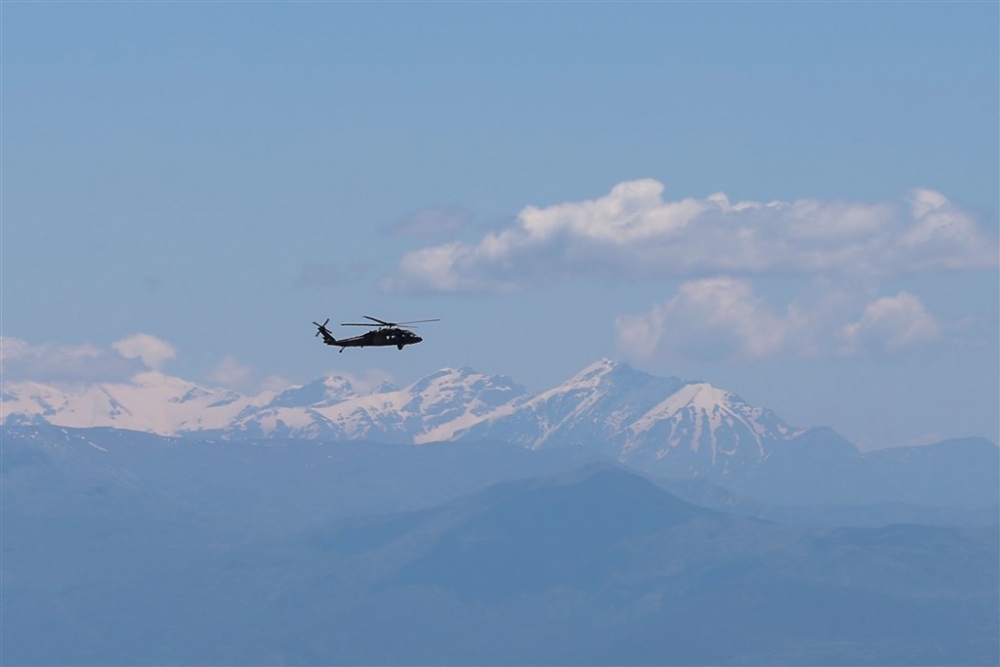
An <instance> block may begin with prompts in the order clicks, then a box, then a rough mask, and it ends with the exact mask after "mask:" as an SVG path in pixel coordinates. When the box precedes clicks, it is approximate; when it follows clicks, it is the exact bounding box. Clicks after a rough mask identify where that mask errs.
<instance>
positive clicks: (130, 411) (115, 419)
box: [0, 371, 274, 435]
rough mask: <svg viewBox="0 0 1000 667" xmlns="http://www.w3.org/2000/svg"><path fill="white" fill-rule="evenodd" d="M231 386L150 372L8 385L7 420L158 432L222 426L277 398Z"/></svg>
mask: <svg viewBox="0 0 1000 667" xmlns="http://www.w3.org/2000/svg"><path fill="white" fill-rule="evenodd" d="M273 395H274V392H269V393H264V394H260V395H258V396H254V397H248V396H242V395H240V394H239V393H237V392H235V391H231V390H227V389H208V388H205V387H201V386H199V385H196V384H194V383H192V382H188V381H186V380H182V379H180V378H176V377H171V376H169V375H164V374H163V373H160V372H157V371H149V372H146V373H140V374H138V375H136V376H134V377H133V378H132V379H131V381H130V382H115V383H103V384H93V385H86V386H74V387H68V388H62V387H55V386H51V385H45V384H40V383H37V382H21V383H11V384H4V386H3V388H2V392H0V399H2V400H0V410H2V419H3V423H7V420H8V419H10V418H11V417H24V416H28V417H33V416H41V417H43V418H44V419H45V420H46V421H48V422H50V423H52V424H55V425H58V426H70V427H74V428H89V427H93V426H108V427H112V428H120V429H127V430H132V431H145V432H150V433H156V434H158V435H177V434H180V433H185V432H192V431H203V430H215V429H222V428H225V427H226V426H228V425H229V424H230V423H231V422H232V421H233V420H234V419H235V418H236V417H237V415H239V414H240V413H241V412H243V411H244V410H246V409H247V408H251V407H254V406H257V405H260V404H261V403H266V402H268V401H270V400H271V398H272V397H273Z"/></svg>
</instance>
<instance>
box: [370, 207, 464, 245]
mask: <svg viewBox="0 0 1000 667" xmlns="http://www.w3.org/2000/svg"><path fill="white" fill-rule="evenodd" d="M471 223H472V213H470V212H469V211H468V210H466V209H464V208H461V207H458V206H435V207H428V208H423V209H420V210H419V211H417V212H416V213H411V214H410V215H408V216H406V217H404V218H401V219H400V220H398V221H396V222H395V223H394V224H392V225H390V226H389V227H388V228H386V231H387V232H388V233H389V234H391V235H392V236H414V237H433V236H443V235H446V234H455V233H457V232H460V231H462V230H463V229H465V228H466V227H468V226H469V225H470V224H471Z"/></svg>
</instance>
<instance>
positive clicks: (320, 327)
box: [313, 317, 330, 336]
mask: <svg viewBox="0 0 1000 667" xmlns="http://www.w3.org/2000/svg"><path fill="white" fill-rule="evenodd" d="M329 323H330V318H329V317H328V318H326V322H323V324H320V323H319V322H313V324H315V325H316V335H317V336H318V335H320V334H321V333H323V329H325V328H326V325H327V324H329Z"/></svg>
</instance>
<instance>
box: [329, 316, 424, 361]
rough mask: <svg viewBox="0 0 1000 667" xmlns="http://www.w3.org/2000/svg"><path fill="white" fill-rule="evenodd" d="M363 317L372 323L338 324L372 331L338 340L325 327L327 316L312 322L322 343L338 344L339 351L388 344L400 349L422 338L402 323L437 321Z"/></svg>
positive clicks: (412, 323)
mask: <svg viewBox="0 0 1000 667" xmlns="http://www.w3.org/2000/svg"><path fill="white" fill-rule="evenodd" d="M363 317H364V318H365V319H367V320H371V321H372V322H374V324H369V323H368V322H342V323H341V324H340V326H342V327H371V328H372V331H366V332H365V333H363V334H361V335H360V336H353V337H351V338H341V339H340V340H337V339H336V338H334V337H333V334H331V333H330V330H329V329H327V328H326V325H327V324H329V323H330V318H329V317H328V318H326V321H325V322H323V324H320V323H319V322H313V324H315V325H316V335H317V336H323V342H324V343H326V344H327V345H338V346H340V351H341V352H343V351H344V348H345V347H381V346H388V345H395V346H396V347H397V348H398V349H400V350H402V349H403V348H404V347H406V346H407V345H416V344H417V343H419V342H420V341H422V340H423V338H421V337H420V336H418V335H417V334H415V333H413V332H412V331H410V330H408V329H403V328H402V327H403V326H404V325H407V326H409V325H414V324H420V323H423V322H438V321H439V320H438V319H437V318H434V319H430V320H410V321H409V322H386V321H385V320H380V319H378V318H377V317H372V316H371V315H363Z"/></svg>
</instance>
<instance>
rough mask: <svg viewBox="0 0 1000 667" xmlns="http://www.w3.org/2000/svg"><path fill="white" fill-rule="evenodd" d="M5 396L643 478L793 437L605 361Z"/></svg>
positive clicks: (95, 420) (143, 427) (714, 393)
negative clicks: (586, 457)
mask: <svg viewBox="0 0 1000 667" xmlns="http://www.w3.org/2000/svg"><path fill="white" fill-rule="evenodd" d="M2 399H3V400H2V404H0V407H2V410H3V415H2V416H3V419H4V421H5V422H6V420H8V419H11V418H14V417H16V418H18V419H23V418H25V417H28V418H37V417H41V418H44V419H45V420H47V421H48V422H50V423H52V424H56V425H60V426H71V427H91V426H110V427H114V428H121V429H130V430H137V431H147V432H152V433H156V434H159V435H183V434H190V433H203V434H207V433H211V434H214V435H220V436H221V437H225V438H229V439H249V438H253V439H260V438H306V439H328V440H341V441H342V440H372V441H383V442H409V443H414V444H421V443H427V442H434V441H445V440H482V439H491V440H501V441H507V442H511V443H516V444H520V445H522V446H524V447H527V448H532V449H537V448H540V447H558V446H567V445H584V446H589V447H594V448H598V449H600V450H602V451H603V452H605V453H606V454H608V455H610V456H613V457H615V458H617V459H619V460H621V461H623V462H627V463H629V465H631V466H633V467H636V468H639V469H647V470H650V471H652V470H656V471H658V472H659V473H660V474H664V473H669V474H674V473H676V474H677V475H680V476H685V477H686V476H691V475H726V474H729V472H730V471H733V470H736V469H746V468H748V467H753V466H754V465H756V464H757V463H758V462H760V461H762V460H764V459H765V458H767V457H768V456H769V455H770V454H771V452H773V451H774V450H775V448H776V447H778V446H780V444H781V443H783V442H787V441H789V440H790V439H791V438H793V437H794V436H795V435H796V434H797V431H794V430H793V429H791V428H789V427H788V426H787V425H786V424H785V423H784V422H782V420H781V419H780V418H779V417H777V415H775V414H774V413H772V412H771V411H769V410H767V409H765V408H761V407H755V406H751V405H749V404H747V403H746V402H745V401H743V400H742V399H741V398H739V397H738V396H736V395H735V394H733V393H731V392H728V391H725V390H723V389H719V388H717V387H713V386H712V385H710V384H707V383H699V382H684V381H682V380H679V379H677V378H661V377H655V376H653V375H649V374H647V373H642V372H640V371H637V370H635V369H633V368H631V367H629V366H628V365H626V364H620V363H615V362H613V361H609V360H607V359H604V360H601V361H598V362H596V363H594V364H592V365H590V366H588V367H587V368H585V369H583V370H582V371H581V372H580V373H578V374H576V375H575V376H573V377H572V378H570V379H569V380H567V381H566V382H564V383H563V384H561V385H559V386H558V387H555V388H553V389H550V390H548V391H544V392H542V393H539V394H536V395H531V394H528V393H526V392H525V390H524V389H523V388H522V387H520V386H518V385H517V384H515V383H514V382H513V381H512V380H511V379H510V378H507V377H503V376H497V375H494V376H487V375H483V374H481V373H477V372H475V371H473V370H471V369H468V368H461V369H451V368H446V369H443V370H441V371H438V372H436V373H433V374H431V375H429V376H427V377H425V378H422V379H420V380H418V381H417V382H414V383H413V384H411V385H409V386H407V387H404V388H401V389H400V388H397V387H394V386H391V385H387V384H383V385H381V386H379V387H378V388H377V389H376V390H374V391H372V392H368V393H359V392H357V391H355V389H354V388H353V387H352V386H351V383H350V381H349V380H347V379H345V378H342V377H337V376H330V377H323V378H318V379H317V380H314V381H313V382H310V383H308V384H305V385H301V386H296V387H291V388H289V389H286V390H284V391H281V392H273V391H272V392H267V393H263V394H260V395H257V396H249V397H248V396H242V395H240V394H238V393H236V392H233V391H229V390H218V389H209V388H205V387H200V386H198V385H195V384H193V383H190V382H187V381H184V380H181V379H178V378H173V377H170V376H166V375H163V374H162V373H144V374H142V375H138V376H136V377H134V378H133V379H132V381H131V382H128V383H117V384H100V385H91V386H87V387H83V388H77V389H75V390H64V389H59V388H56V387H51V386H48V385H42V384H38V383H19V384H11V385H9V386H5V387H4V390H3V394H2Z"/></svg>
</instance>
